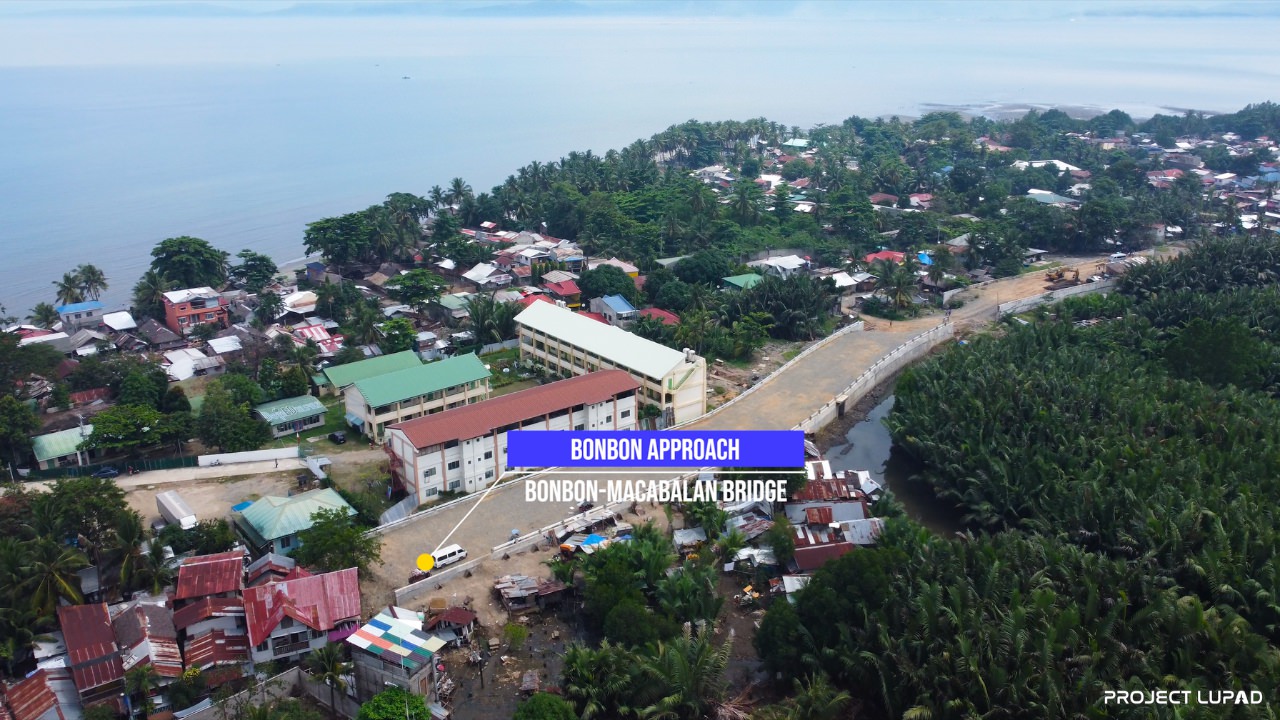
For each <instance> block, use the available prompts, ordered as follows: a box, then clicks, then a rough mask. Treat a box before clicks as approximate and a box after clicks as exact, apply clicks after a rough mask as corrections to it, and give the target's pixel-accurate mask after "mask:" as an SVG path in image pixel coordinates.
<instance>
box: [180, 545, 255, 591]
mask: <svg viewBox="0 0 1280 720" xmlns="http://www.w3.org/2000/svg"><path fill="white" fill-rule="evenodd" d="M243 589H244V553H243V552H241V551H239V550H232V551H228V552H223V553H216V554H214V555H197V556H195V557H190V558H187V559H186V560H183V561H182V564H181V565H179V566H178V590H177V593H176V594H175V595H174V598H175V599H178V600H185V599H188V598H198V597H206V596H210V595H221V594H225V593H238V592H239V591H241V590H243Z"/></svg>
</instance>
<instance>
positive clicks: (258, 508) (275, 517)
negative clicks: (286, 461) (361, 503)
mask: <svg viewBox="0 0 1280 720" xmlns="http://www.w3.org/2000/svg"><path fill="white" fill-rule="evenodd" d="M320 510H342V511H344V512H346V514H347V515H349V516H350V515H355V514H356V510H355V508H353V507H351V506H350V505H348V504H347V501H346V500H343V499H342V496H341V495H339V494H338V493H337V492H336V491H334V490H333V489H332V488H324V489H323V490H311V491H309V492H304V493H302V494H301V495H293V496H291V497H276V496H274V495H266V496H264V497H261V498H259V499H258V500H256V501H254V503H253V504H252V505H250V506H249V507H247V508H245V509H244V510H243V511H241V512H237V513H233V514H232V516H231V519H232V522H233V524H234V525H235V529H236V533H237V534H238V535H240V537H241V538H243V539H244V541H245V543H246V544H247V545H248V546H249V548H250V549H251V550H252V551H253V554H254V555H258V556H261V555H265V554H266V553H269V552H273V553H276V554H277V555H288V554H289V553H291V552H293V550H294V549H295V548H297V547H298V545H299V542H298V533H300V532H302V531H303V530H308V529H310V528H311V516H312V515H314V514H315V513H316V512H317V511H320Z"/></svg>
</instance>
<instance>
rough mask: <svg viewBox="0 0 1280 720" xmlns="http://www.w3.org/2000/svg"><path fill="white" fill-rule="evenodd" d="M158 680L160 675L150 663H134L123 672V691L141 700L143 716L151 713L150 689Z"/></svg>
mask: <svg viewBox="0 0 1280 720" xmlns="http://www.w3.org/2000/svg"><path fill="white" fill-rule="evenodd" d="M158 682H160V676H159V675H157V674H156V670H155V668H153V667H152V666H151V663H144V664H142V665H135V666H134V667H132V668H130V669H129V671H128V672H126V673H125V674H124V686H125V692H127V693H129V696H130V697H137V698H138V699H139V700H141V701H142V702H141V705H142V713H143V715H144V716H149V715H151V709H152V700H151V691H152V690H153V689H154V688H155V687H156V684H157V683H158Z"/></svg>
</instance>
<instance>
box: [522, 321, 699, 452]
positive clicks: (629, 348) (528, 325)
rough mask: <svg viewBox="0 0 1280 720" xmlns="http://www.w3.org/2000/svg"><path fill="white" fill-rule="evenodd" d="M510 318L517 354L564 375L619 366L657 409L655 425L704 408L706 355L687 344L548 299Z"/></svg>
mask: <svg viewBox="0 0 1280 720" xmlns="http://www.w3.org/2000/svg"><path fill="white" fill-rule="evenodd" d="M516 322H517V323H518V324H519V325H520V358H521V359H522V360H529V361H533V362H534V363H537V364H538V365H541V366H542V367H544V368H546V369H548V370H550V371H552V372H555V373H559V374H562V375H564V376H565V377H572V376H574V375H585V374H587V373H591V372H596V371H598V370H609V369H616V370H622V371H624V372H626V373H627V374H628V375H630V376H631V377H633V378H635V380H636V382H638V383H640V386H641V394H642V396H643V400H642V401H641V402H643V403H650V404H653V405H656V406H657V407H658V408H660V409H661V410H662V416H661V418H660V423H659V425H660V426H661V427H668V426H671V425H678V424H681V423H686V422H689V421H691V420H695V419H697V418H699V417H701V416H702V414H703V413H705V412H706V410H707V361H706V360H705V359H703V358H702V357H700V356H699V355H697V354H695V353H694V352H693V351H692V350H685V351H684V352H680V351H679V350H672V349H671V348H669V347H667V346H665V345H659V344H658V343H656V342H653V341H651V340H646V339H644V338H642V337H640V336H639V335H635V334H633V333H630V332H627V331H626V330H623V329H621V328H616V327H610V326H605V325H602V324H601V323H598V322H596V321H594V320H592V319H590V318H586V317H583V316H581V315H579V314H577V313H575V312H573V311H571V310H568V309H566V308H562V307H558V306H556V305H552V304H550V303H533V304H531V305H529V307H527V308H525V309H524V311H523V312H521V313H520V314H519V315H517V316H516Z"/></svg>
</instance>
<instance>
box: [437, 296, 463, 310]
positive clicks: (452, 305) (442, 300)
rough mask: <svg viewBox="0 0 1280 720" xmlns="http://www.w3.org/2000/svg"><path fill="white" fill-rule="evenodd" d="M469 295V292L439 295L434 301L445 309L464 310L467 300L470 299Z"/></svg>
mask: <svg viewBox="0 0 1280 720" xmlns="http://www.w3.org/2000/svg"><path fill="white" fill-rule="evenodd" d="M471 297H472V296H471V293H457V294H454V295H441V296H440V297H439V298H437V299H436V303H438V304H439V305H440V306H441V307H443V308H445V309H446V310H465V309H466V307H467V301H468V300H470V299H471Z"/></svg>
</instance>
